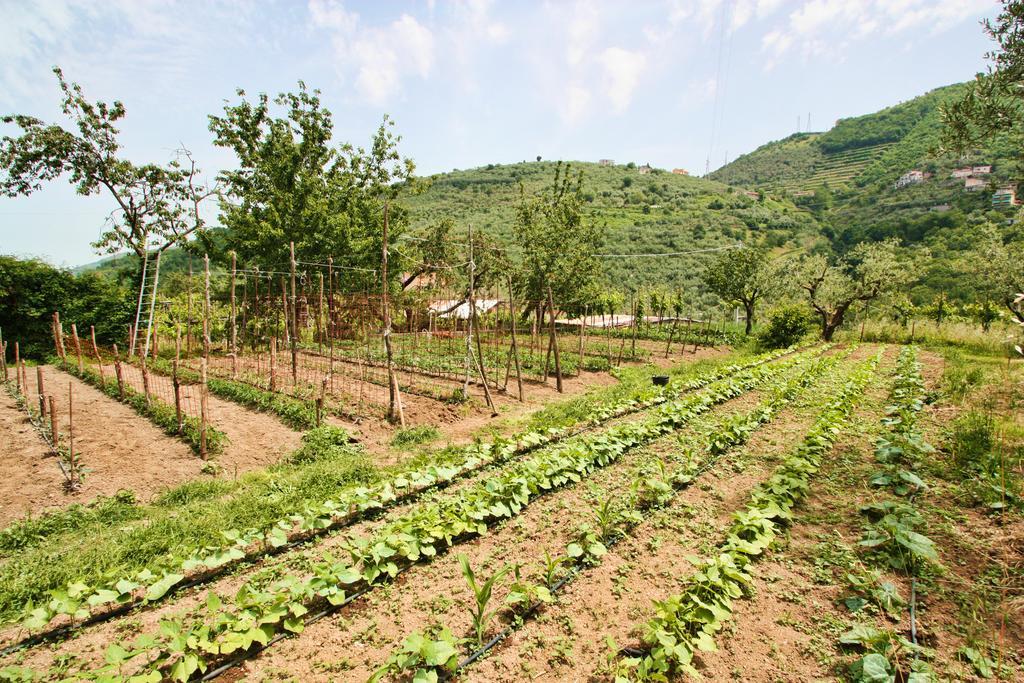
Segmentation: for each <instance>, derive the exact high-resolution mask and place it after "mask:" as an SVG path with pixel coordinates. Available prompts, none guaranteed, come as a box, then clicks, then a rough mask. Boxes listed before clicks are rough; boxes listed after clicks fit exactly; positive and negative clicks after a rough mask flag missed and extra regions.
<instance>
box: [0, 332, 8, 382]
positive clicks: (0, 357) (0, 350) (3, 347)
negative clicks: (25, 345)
mask: <svg viewBox="0 0 1024 683" xmlns="http://www.w3.org/2000/svg"><path fill="white" fill-rule="evenodd" d="M0 369H2V370H3V372H4V381H5V382H6V381H7V342H5V341H0Z"/></svg>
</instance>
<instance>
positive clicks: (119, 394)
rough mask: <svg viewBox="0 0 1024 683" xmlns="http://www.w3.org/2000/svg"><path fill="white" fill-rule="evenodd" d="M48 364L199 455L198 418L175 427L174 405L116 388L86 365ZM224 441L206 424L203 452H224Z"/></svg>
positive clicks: (186, 418)
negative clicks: (178, 440) (129, 411)
mask: <svg viewBox="0 0 1024 683" xmlns="http://www.w3.org/2000/svg"><path fill="white" fill-rule="evenodd" d="M48 362H49V363H50V364H51V365H53V366H54V367H57V366H60V367H61V368H62V369H63V370H64V371H65V372H67V373H69V374H71V375H74V376H75V377H77V378H78V379H80V380H82V381H83V382H85V383H86V384H91V385H92V386H93V387H95V388H96V389H99V390H100V391H102V392H103V393H104V394H106V395H107V396H109V397H110V398H112V399H114V400H116V401H120V402H121V403H124V404H125V405H127V406H128V407H130V408H131V409H132V410H134V411H135V412H136V413H138V414H139V415H142V416H143V417H145V418H147V419H148V420H149V421H150V422H152V423H153V424H155V425H156V426H157V427H159V428H160V429H162V430H163V431H164V432H165V433H166V434H168V435H170V436H176V437H178V438H180V439H181V440H183V441H184V442H185V443H187V444H188V445H189V447H190V448H191V449H192V450H193V451H194V452H196V453H199V451H200V443H201V441H202V432H203V429H202V426H201V424H200V421H199V419H198V418H196V417H193V416H189V415H182V416H181V424H180V425H179V424H178V413H177V411H175V409H174V406H171V405H168V404H166V403H164V402H163V401H161V400H159V399H158V398H156V397H154V396H150V397H147V396H146V395H145V394H143V393H141V392H138V391H136V390H135V389H133V388H132V387H130V386H128V384H124V385H122V387H120V388H119V387H118V384H117V382H113V381H107V380H105V379H104V378H103V377H101V376H100V374H99V373H97V372H96V371H95V370H93V369H92V368H91V367H90V366H88V365H83V366H82V368H81V369H79V368H78V367H76V366H75V364H74V363H64V362H63V361H62V360H61V359H60V358H57V357H56V356H52V357H50V359H49V360H48ZM227 441H228V437H227V435H226V434H225V433H224V432H222V431H220V430H219V429H216V428H215V427H213V426H211V425H209V424H207V425H206V451H207V453H210V454H217V453H220V452H221V451H222V450H224V445H225V444H226V443H227Z"/></svg>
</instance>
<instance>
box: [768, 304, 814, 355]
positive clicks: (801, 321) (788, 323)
mask: <svg viewBox="0 0 1024 683" xmlns="http://www.w3.org/2000/svg"><path fill="white" fill-rule="evenodd" d="M812 325H813V321H812V320H811V315H810V312H809V311H808V310H807V308H806V307H805V306H801V305H799V304H789V305H786V306H780V307H778V308H776V309H774V310H773V311H771V312H770V313H769V314H768V322H767V323H766V324H765V326H764V327H763V328H762V329H761V331H760V332H758V334H757V341H758V343H759V344H760V345H761V346H762V347H764V348H766V349H782V348H785V347H787V346H792V345H793V344H795V343H797V342H798V341H800V340H801V339H802V338H803V336H804V335H805V334H807V332H808V331H810V329H811V326H812Z"/></svg>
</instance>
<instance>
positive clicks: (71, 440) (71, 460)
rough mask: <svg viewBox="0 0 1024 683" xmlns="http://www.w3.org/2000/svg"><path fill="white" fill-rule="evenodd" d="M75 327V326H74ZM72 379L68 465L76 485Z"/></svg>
mask: <svg viewBox="0 0 1024 683" xmlns="http://www.w3.org/2000/svg"><path fill="white" fill-rule="evenodd" d="M72 329H74V327H72ZM71 387H72V384H71V381H70V380H69V381H68V467H70V468H71V485H72V486H74V485H75V479H76V474H75V470H76V469H77V468H76V467H75V407H74V395H73V393H72V390H71Z"/></svg>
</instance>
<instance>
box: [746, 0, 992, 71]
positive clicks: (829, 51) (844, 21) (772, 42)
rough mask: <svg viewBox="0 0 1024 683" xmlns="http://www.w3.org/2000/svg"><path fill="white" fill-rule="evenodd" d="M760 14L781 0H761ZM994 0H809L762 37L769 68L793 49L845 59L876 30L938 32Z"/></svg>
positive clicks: (805, 54) (883, 32)
mask: <svg viewBox="0 0 1024 683" xmlns="http://www.w3.org/2000/svg"><path fill="white" fill-rule="evenodd" d="M758 5H759V6H758V8H757V14H758V16H761V12H762V11H764V12H765V14H770V13H771V12H772V11H774V10H775V9H777V8H778V6H779V5H780V2H779V0H758ZM994 6H995V3H994V1H993V0H806V1H804V2H800V3H798V5H797V6H796V8H795V9H793V10H792V11H791V12H790V13H789V14H788V15H787V16H786V18H785V20H784V21H783V22H782V23H781V24H778V25H776V26H775V27H774V28H772V29H770V30H769V31H767V32H766V33H765V34H764V35H763V36H762V38H761V49H762V51H764V52H765V53H767V54H769V55H770V59H769V60H768V61H767V62H765V65H764V67H765V68H766V69H771V68H773V67H774V66H775V65H776V64H777V63H778V61H779V59H780V58H781V57H783V56H784V55H786V54H787V53H795V54H797V55H799V56H801V57H802V58H803V59H805V60H806V59H810V58H821V57H823V58H827V59H831V60H834V61H842V60H843V59H845V57H846V53H847V51H848V49H849V48H850V47H851V45H852V44H853V43H854V42H855V41H857V40H862V39H866V38H871V37H874V36H877V35H880V34H881V35H886V36H896V35H905V34H907V33H911V32H913V33H914V35H915V37H916V36H917V35H919V34H921V33H922V32H927V33H929V34H931V35H935V34H938V33H941V32H942V31H945V30H947V29H949V28H951V27H953V26H955V25H957V24H959V23H961V22H963V21H966V20H968V19H973V18H976V17H978V16H979V15H980V14H982V13H984V12H985V11H986V10H990V9H992V8H993V7H994Z"/></svg>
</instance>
